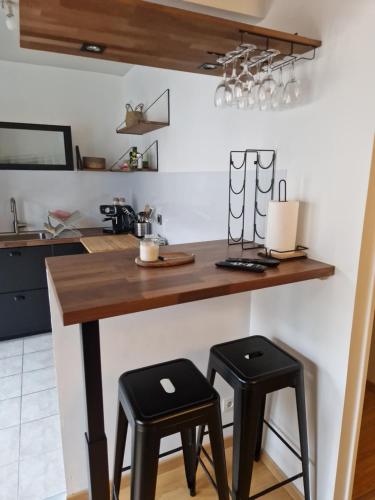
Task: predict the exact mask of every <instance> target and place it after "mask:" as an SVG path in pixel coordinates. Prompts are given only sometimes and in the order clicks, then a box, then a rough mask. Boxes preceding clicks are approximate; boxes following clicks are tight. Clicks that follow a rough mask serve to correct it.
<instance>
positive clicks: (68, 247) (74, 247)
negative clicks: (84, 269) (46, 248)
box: [53, 243, 86, 257]
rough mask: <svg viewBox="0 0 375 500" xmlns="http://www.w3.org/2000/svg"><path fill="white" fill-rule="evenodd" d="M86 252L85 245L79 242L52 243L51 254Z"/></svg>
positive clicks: (56, 255)
mask: <svg viewBox="0 0 375 500" xmlns="http://www.w3.org/2000/svg"><path fill="white" fill-rule="evenodd" d="M80 253H86V250H85V247H84V246H83V245H82V244H81V243H62V244H61V245H53V255H54V256H55V257H58V256H60V255H75V254H80Z"/></svg>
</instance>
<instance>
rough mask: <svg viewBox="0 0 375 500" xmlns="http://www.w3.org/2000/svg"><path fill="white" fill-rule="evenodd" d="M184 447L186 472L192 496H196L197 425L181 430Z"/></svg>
mask: <svg viewBox="0 0 375 500" xmlns="http://www.w3.org/2000/svg"><path fill="white" fill-rule="evenodd" d="M181 441H182V448H183V450H184V462H185V473H186V481H187V485H188V488H189V490H190V496H192V497H195V494H196V491H195V473H196V467H195V462H196V442H195V427H193V428H191V429H184V430H183V431H181Z"/></svg>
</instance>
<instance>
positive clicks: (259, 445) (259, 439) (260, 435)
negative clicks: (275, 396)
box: [255, 395, 267, 462]
mask: <svg viewBox="0 0 375 500" xmlns="http://www.w3.org/2000/svg"><path fill="white" fill-rule="evenodd" d="M266 397H267V395H265V396H264V398H263V401H262V406H261V410H260V418H259V424H258V435H257V445H256V450H255V461H256V462H259V460H260V453H261V451H262V438H263V421H264V409H265V407H266Z"/></svg>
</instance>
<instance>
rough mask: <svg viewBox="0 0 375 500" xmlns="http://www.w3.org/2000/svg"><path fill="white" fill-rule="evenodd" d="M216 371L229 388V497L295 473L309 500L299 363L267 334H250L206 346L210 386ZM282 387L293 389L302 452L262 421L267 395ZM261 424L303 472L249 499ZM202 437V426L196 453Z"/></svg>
mask: <svg viewBox="0 0 375 500" xmlns="http://www.w3.org/2000/svg"><path fill="white" fill-rule="evenodd" d="M216 374H219V375H221V377H222V378H223V379H224V380H225V381H226V382H227V383H228V384H229V385H230V386H231V387H232V388H233V390H234V404H233V409H234V411H233V460H232V463H233V467H232V469H233V471H232V500H255V499H256V498H260V497H261V496H263V495H266V494H268V493H269V492H270V491H273V490H275V489H276V488H280V487H281V486H283V485H285V484H287V483H289V482H292V481H295V480H296V479H298V478H300V477H301V478H303V484H304V491H305V499H306V500H310V480H309V455H308V441H307V419H306V407H305V393H304V376H303V365H302V363H301V362H300V361H298V360H297V359H295V358H294V357H293V356H291V355H290V354H289V353H288V352H286V351H284V350H283V349H280V347H278V346H277V345H275V344H274V343H272V342H271V341H270V340H268V339H267V338H265V337H262V336H260V335H253V336H249V337H245V338H242V339H238V340H233V341H230V342H225V343H223V344H218V345H215V346H213V347H211V350H210V357H209V362H208V370H207V378H208V380H209V382H210V383H211V384H212V385H213V384H214V381H215V376H216ZM286 388H292V389H294V392H295V397H296V409H297V419H298V427H299V437H300V449H301V453H299V452H298V451H296V450H294V449H293V448H292V447H291V446H290V445H289V444H288V443H287V441H286V440H285V439H283V437H282V436H281V435H280V433H279V432H277V430H276V429H275V428H273V427H272V425H271V424H270V423H269V422H267V421H266V420H265V419H264V414H265V405H266V398H267V395H268V394H271V393H273V392H275V391H279V390H282V389H286ZM263 423H265V424H266V425H267V427H268V429H269V430H271V431H272V432H274V433H275V435H276V436H277V437H278V438H279V439H280V440H281V441H282V442H283V443H284V444H285V446H287V447H288V448H289V450H290V451H291V452H292V453H293V454H294V455H295V456H296V457H298V459H300V460H301V463H302V472H300V473H299V474H296V475H294V476H292V477H290V478H287V479H285V480H284V481H281V482H280V483H277V484H276V485H273V486H272V487H270V488H267V489H266V490H263V491H261V492H257V493H256V494H255V495H252V496H251V497H250V498H249V493H250V486H251V479H252V474H253V465H254V461H258V460H259V459H260V454H261V448H262V436H263ZM203 435H204V428H203V426H201V427H200V429H199V435H198V453H200V451H201V450H202V452H203V453H204V448H203V447H202V442H203Z"/></svg>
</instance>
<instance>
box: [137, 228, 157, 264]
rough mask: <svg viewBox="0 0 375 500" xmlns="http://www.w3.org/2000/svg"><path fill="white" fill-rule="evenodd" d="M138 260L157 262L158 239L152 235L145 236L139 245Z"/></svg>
mask: <svg viewBox="0 0 375 500" xmlns="http://www.w3.org/2000/svg"><path fill="white" fill-rule="evenodd" d="M139 258H140V259H141V260H142V261H143V262H156V261H157V260H159V239H158V238H157V237H155V236H154V235H152V234H148V235H146V236H145V237H144V238H143V239H142V240H141V241H140V243H139Z"/></svg>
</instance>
